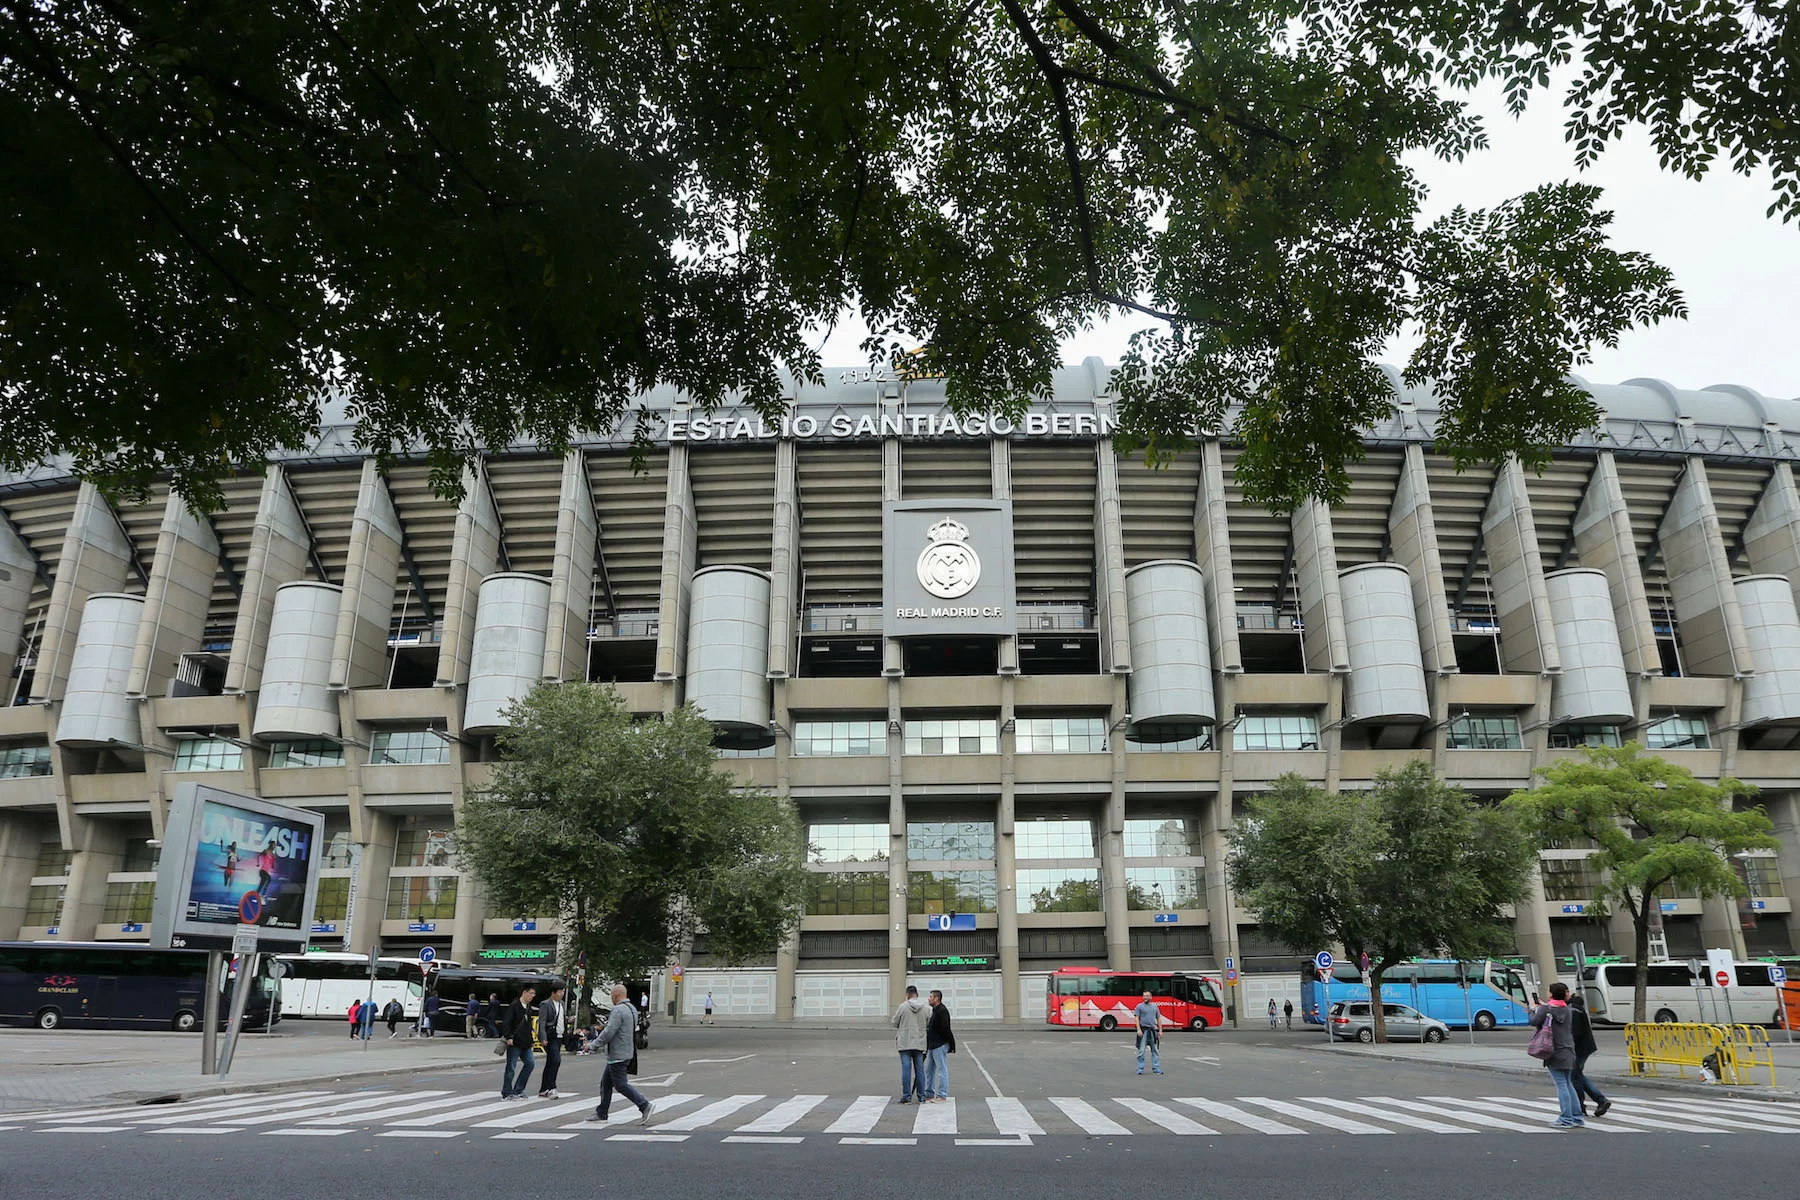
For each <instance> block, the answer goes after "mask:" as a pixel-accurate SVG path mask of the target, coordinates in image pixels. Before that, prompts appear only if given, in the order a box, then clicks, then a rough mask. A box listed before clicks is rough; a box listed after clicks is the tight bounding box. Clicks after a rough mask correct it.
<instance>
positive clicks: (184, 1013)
mask: <svg viewBox="0 0 1800 1200" xmlns="http://www.w3.org/2000/svg"><path fill="white" fill-rule="evenodd" d="M171 1024H172V1025H173V1026H174V1029H175V1032H176V1033H192V1032H194V1030H196V1029H198V1028H199V1027H200V1018H199V1017H196V1016H195V1015H194V1014H193V1013H191V1012H189V1011H188V1010H187V1009H185V1008H184V1009H182V1010H181V1011H180V1012H178V1013H176V1014H175V1020H174V1021H172V1022H171Z"/></svg>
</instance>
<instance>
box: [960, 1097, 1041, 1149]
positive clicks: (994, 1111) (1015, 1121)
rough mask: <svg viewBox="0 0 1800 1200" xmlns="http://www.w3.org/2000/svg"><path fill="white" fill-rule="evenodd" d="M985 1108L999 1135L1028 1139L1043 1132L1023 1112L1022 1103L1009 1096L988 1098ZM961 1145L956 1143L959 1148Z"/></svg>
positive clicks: (1025, 1112) (1027, 1114)
mask: <svg viewBox="0 0 1800 1200" xmlns="http://www.w3.org/2000/svg"><path fill="white" fill-rule="evenodd" d="M987 1106H988V1113H989V1114H990V1115H991V1116H992V1117H993V1118H994V1128H995V1129H996V1130H998V1131H999V1132H1000V1133H1003V1134H1008V1135H1011V1136H1014V1137H1029V1136H1030V1135H1031V1134H1034V1133H1039V1134H1041V1133H1043V1132H1044V1130H1043V1127H1042V1126H1040V1125H1039V1124H1038V1123H1037V1122H1036V1121H1034V1120H1033V1119H1032V1117H1031V1114H1030V1113H1029V1112H1027V1111H1025V1105H1024V1103H1023V1102H1021V1101H1019V1100H1016V1099H1014V1098H1013V1097H1011V1096H989V1097H988V1102H987ZM963 1144H964V1143H962V1142H958V1143H957V1145H959V1146H960V1145H963Z"/></svg>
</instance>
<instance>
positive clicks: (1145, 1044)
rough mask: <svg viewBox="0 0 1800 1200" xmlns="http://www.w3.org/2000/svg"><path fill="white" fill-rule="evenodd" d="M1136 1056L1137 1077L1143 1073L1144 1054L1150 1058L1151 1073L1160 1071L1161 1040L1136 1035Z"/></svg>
mask: <svg viewBox="0 0 1800 1200" xmlns="http://www.w3.org/2000/svg"><path fill="white" fill-rule="evenodd" d="M1137 1054H1138V1074H1139V1075H1142V1074H1143V1073H1144V1055H1146V1054H1148V1055H1149V1056H1150V1069H1151V1070H1152V1071H1160V1070H1162V1038H1160V1037H1156V1036H1149V1037H1146V1036H1145V1035H1143V1034H1141V1033H1140V1034H1138V1043H1137Z"/></svg>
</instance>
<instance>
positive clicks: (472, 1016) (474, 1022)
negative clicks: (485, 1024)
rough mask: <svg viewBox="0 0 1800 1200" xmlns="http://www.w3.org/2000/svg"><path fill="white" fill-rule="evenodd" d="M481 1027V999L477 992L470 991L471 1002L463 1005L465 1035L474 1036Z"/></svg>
mask: <svg viewBox="0 0 1800 1200" xmlns="http://www.w3.org/2000/svg"><path fill="white" fill-rule="evenodd" d="M480 1028H481V1001H479V1000H477V999H476V998H475V993H474V992H470V993H469V1002H468V1003H467V1004H466V1005H464V1006H463V1036H464V1037H468V1038H472V1037H474V1036H475V1034H476V1032H477V1031H479V1030H480Z"/></svg>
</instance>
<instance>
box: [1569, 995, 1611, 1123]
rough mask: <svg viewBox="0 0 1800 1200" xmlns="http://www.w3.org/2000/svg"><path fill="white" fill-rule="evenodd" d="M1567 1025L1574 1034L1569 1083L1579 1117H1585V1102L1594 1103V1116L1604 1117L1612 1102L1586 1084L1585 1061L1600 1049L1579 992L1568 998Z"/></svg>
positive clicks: (1598, 1090)
mask: <svg viewBox="0 0 1800 1200" xmlns="http://www.w3.org/2000/svg"><path fill="white" fill-rule="evenodd" d="M1569 1024H1570V1027H1571V1028H1572V1029H1573V1030H1574V1033H1575V1073H1574V1074H1573V1075H1571V1076H1570V1077H1569V1081H1570V1082H1571V1083H1573V1084H1574V1085H1575V1094H1576V1095H1577V1096H1578V1097H1580V1099H1581V1115H1582V1116H1584V1117H1585V1116H1587V1102H1588V1101H1589V1100H1592V1101H1593V1102H1594V1115H1595V1116H1596V1117H1604V1116H1605V1115H1606V1110H1607V1109H1609V1108H1611V1107H1612V1101H1611V1100H1608V1099H1607V1098H1606V1097H1605V1096H1604V1095H1602V1094H1601V1092H1600V1089H1599V1088H1597V1087H1595V1086H1594V1085H1593V1084H1591V1083H1589V1082H1588V1078H1587V1075H1586V1074H1585V1072H1586V1070H1587V1060H1588V1059H1590V1058H1592V1057H1594V1055H1595V1053H1597V1052H1598V1051H1599V1049H1600V1043H1598V1042H1596V1041H1595V1040H1594V1026H1593V1023H1592V1022H1591V1021H1589V1020H1588V1014H1587V1001H1586V1000H1585V999H1583V998H1582V995H1581V993H1580V992H1576V993H1574V994H1573V995H1571V996H1570V997H1569Z"/></svg>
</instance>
